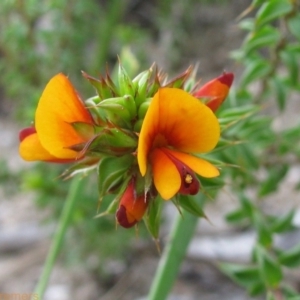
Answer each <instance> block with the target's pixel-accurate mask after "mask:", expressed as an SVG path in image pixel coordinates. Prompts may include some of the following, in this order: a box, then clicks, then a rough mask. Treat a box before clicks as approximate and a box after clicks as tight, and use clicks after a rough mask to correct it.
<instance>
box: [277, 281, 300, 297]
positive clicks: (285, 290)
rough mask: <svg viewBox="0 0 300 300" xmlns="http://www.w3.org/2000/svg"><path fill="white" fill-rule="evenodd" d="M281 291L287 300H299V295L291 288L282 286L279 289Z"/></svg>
mask: <svg viewBox="0 0 300 300" xmlns="http://www.w3.org/2000/svg"><path fill="white" fill-rule="evenodd" d="M281 290H282V292H283V295H284V296H285V297H286V299H288V300H300V295H299V293H298V292H297V291H296V290H295V289H294V288H292V287H291V286H289V285H286V284H283V285H282V287H281Z"/></svg>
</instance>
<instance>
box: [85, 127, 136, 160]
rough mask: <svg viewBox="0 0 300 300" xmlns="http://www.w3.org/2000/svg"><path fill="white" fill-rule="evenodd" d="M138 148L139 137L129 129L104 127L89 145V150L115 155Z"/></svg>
mask: <svg viewBox="0 0 300 300" xmlns="http://www.w3.org/2000/svg"><path fill="white" fill-rule="evenodd" d="M136 148H137V137H136V135H134V134H133V133H132V132H131V131H129V130H124V129H119V128H105V129H103V130H102V131H101V132H100V133H99V134H98V135H96V136H95V138H94V139H93V140H92V141H91V142H90V144H89V145H88V149H87V150H88V151H90V152H95V153H104V154H109V155H114V156H120V155H124V154H126V153H132V152H134V151H135V150H136Z"/></svg>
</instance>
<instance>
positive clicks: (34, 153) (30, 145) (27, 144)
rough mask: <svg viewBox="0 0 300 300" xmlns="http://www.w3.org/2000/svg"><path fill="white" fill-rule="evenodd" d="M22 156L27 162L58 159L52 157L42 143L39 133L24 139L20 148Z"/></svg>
mask: <svg viewBox="0 0 300 300" xmlns="http://www.w3.org/2000/svg"><path fill="white" fill-rule="evenodd" d="M19 153H20V156H21V157H22V158H23V159H24V160H27V161H36V160H42V161H55V160H57V157H55V156H53V155H51V154H50V153H49V152H48V151H47V150H45V148H43V146H42V145H41V143H40V140H39V138H38V135H37V133H32V134H30V135H28V136H26V137H25V138H23V139H22V141H21V143H20V146H19Z"/></svg>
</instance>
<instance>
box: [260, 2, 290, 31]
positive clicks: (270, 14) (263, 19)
mask: <svg viewBox="0 0 300 300" xmlns="http://www.w3.org/2000/svg"><path fill="white" fill-rule="evenodd" d="M292 8H293V6H292V4H291V3H290V1H288V0H272V1H267V2H266V3H264V4H263V5H262V7H261V8H260V10H259V11H258V13H257V15H256V25H257V26H262V25H264V24H266V23H269V22H271V21H274V20H275V19H277V18H280V17H283V16H284V15H286V14H288V13H289V12H291V10H292Z"/></svg>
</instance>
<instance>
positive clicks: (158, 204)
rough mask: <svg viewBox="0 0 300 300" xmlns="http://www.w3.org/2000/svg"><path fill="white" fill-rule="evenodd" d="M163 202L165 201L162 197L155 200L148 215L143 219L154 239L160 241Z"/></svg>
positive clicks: (150, 205)
mask: <svg viewBox="0 0 300 300" xmlns="http://www.w3.org/2000/svg"><path fill="white" fill-rule="evenodd" d="M163 202H164V200H162V199H161V198H160V197H156V198H155V199H153V201H151V202H150V204H149V208H148V213H147V214H146V215H145V216H144V218H143V220H144V222H145V224H146V227H147V229H148V231H149V232H150V234H151V235H152V237H153V238H154V239H158V236H159V228H160V223H161V212H162V205H163Z"/></svg>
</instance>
